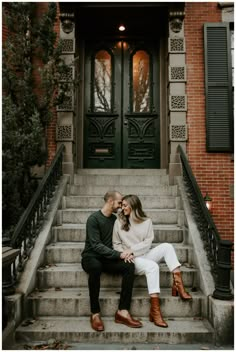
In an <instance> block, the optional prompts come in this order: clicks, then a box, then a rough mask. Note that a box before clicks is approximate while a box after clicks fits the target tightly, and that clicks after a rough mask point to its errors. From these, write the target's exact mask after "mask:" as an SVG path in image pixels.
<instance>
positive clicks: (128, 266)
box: [123, 262, 135, 274]
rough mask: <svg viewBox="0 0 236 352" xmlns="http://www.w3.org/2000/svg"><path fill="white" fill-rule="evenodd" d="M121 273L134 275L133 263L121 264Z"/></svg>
mask: <svg viewBox="0 0 236 352" xmlns="http://www.w3.org/2000/svg"><path fill="white" fill-rule="evenodd" d="M123 272H124V273H128V274H134V272H135V265H134V263H128V262H126V263H125V262H124V263H123Z"/></svg>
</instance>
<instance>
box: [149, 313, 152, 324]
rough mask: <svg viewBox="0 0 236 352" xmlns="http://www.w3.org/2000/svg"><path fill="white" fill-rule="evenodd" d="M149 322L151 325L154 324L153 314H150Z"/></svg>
mask: <svg viewBox="0 0 236 352" xmlns="http://www.w3.org/2000/svg"><path fill="white" fill-rule="evenodd" d="M149 321H150V322H151V323H153V317H152V315H151V314H149Z"/></svg>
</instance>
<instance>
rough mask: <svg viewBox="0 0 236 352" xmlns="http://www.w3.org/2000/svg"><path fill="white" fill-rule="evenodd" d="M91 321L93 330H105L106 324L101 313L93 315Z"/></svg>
mask: <svg viewBox="0 0 236 352" xmlns="http://www.w3.org/2000/svg"><path fill="white" fill-rule="evenodd" d="M90 323H91V326H92V329H93V330H95V331H103V330H104V325H103V322H102V319H101V318H100V315H99V314H96V315H95V316H92V315H91V317H90Z"/></svg>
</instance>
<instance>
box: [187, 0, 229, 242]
mask: <svg viewBox="0 0 236 352" xmlns="http://www.w3.org/2000/svg"><path fill="white" fill-rule="evenodd" d="M205 22H221V10H220V9H219V8H218V6H217V3H216V2H214V3H213V2H202V3H193V2H186V5H185V38H186V62H187V80H188V81H187V94H188V112H187V123H188V127H189V141H188V145H187V153H188V157H189V161H190V163H191V166H192V169H193V172H194V174H195V176H196V178H197V181H198V184H199V186H200V188H201V191H202V194H203V196H205V194H206V192H208V194H209V195H210V196H211V197H212V214H213V218H214V221H215V223H216V226H217V228H218V230H219V233H220V235H221V237H222V238H223V239H229V240H233V239H234V220H233V219H234V209H233V208H234V201H233V199H232V198H231V197H230V185H233V183H234V162H233V161H232V160H231V159H232V154H230V153H207V152H206V128H205V90H204V89H205V86H204V41H203V24H204V23H205Z"/></svg>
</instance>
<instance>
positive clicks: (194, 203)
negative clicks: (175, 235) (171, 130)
mask: <svg viewBox="0 0 236 352" xmlns="http://www.w3.org/2000/svg"><path fill="white" fill-rule="evenodd" d="M177 153H179V156H180V160H181V164H182V172H183V180H184V184H185V187H186V191H187V195H188V199H189V202H190V204H191V209H192V213H193V217H194V219H195V221H196V223H197V227H198V229H199V232H200V235H201V238H202V240H203V243H204V248H205V250H206V252H207V257H208V260H209V262H210V265H211V272H212V275H213V278H214V281H215V284H216V289H215V291H214V293H213V297H215V298H218V299H223V300H225V299H226V300H228V299H232V298H233V295H232V293H231V289H230V270H231V258H230V253H231V250H232V246H233V244H232V242H231V241H228V240H222V239H221V237H220V234H219V232H218V230H217V227H216V225H215V223H214V220H213V218H212V216H211V214H210V212H209V210H208V209H207V207H206V204H205V201H204V198H203V196H202V193H201V191H200V188H199V186H198V183H197V181H196V178H195V177H194V174H193V172H192V169H191V166H190V164H189V161H188V159H187V156H186V154H185V152H184V150H183V148H182V147H181V145H179V146H178V148H177Z"/></svg>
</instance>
